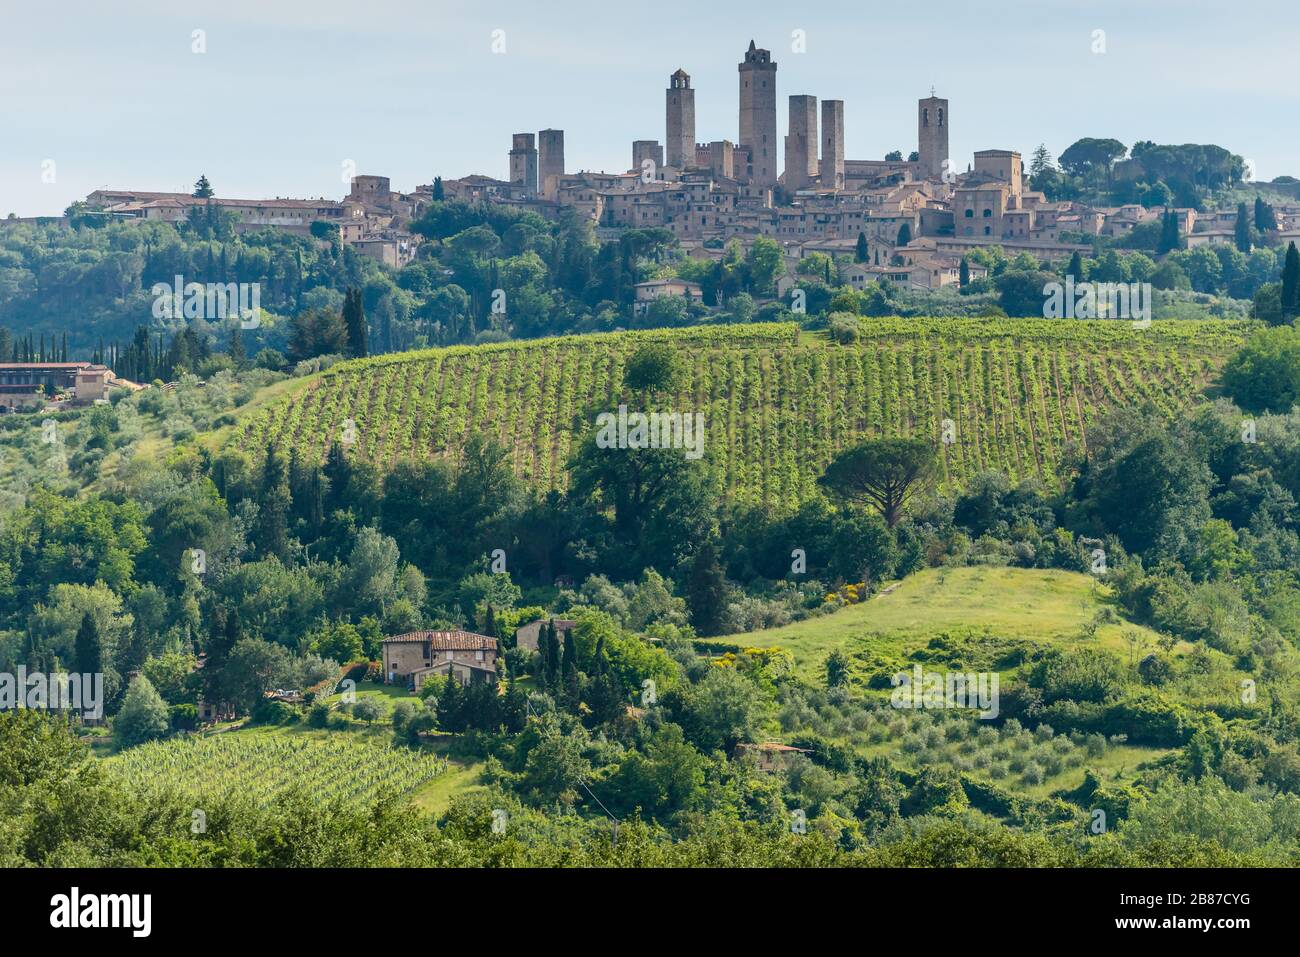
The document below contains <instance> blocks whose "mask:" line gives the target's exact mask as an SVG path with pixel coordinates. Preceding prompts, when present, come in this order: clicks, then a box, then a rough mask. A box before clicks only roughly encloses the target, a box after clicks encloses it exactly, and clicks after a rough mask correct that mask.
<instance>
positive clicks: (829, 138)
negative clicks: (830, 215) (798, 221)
mask: <svg viewBox="0 0 1300 957" xmlns="http://www.w3.org/2000/svg"><path fill="white" fill-rule="evenodd" d="M821 187H822V189H843V188H844V101H843V100H822V163H821Z"/></svg>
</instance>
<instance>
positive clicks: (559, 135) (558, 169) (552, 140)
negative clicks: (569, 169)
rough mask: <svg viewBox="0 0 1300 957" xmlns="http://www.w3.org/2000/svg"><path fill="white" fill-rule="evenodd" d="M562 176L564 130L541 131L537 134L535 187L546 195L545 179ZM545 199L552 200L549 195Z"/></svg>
mask: <svg viewBox="0 0 1300 957" xmlns="http://www.w3.org/2000/svg"><path fill="white" fill-rule="evenodd" d="M563 175H564V130H542V131H541V132H540V133H538V134H537V186H538V188H539V189H540V190H541V191H542V192H543V193H546V191H547V184H546V181H547V178H548V177H551V176H555V177H560V176H563ZM512 178H513V177H512ZM546 198H547V199H554V197H553V196H549V195H548V196H547V197H546Z"/></svg>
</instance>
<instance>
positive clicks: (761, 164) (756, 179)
mask: <svg viewBox="0 0 1300 957" xmlns="http://www.w3.org/2000/svg"><path fill="white" fill-rule="evenodd" d="M737 69H739V71H740V142H739V143H738V144H737V145H738V146H748V147H749V151H750V164H749V167H748V169H747V170H745V172H746V173H747V174H748V175H747V176H738V178H741V179H745V178H747V179H748V180H749V182H751V183H753V184H754V185H755V186H759V187H765V188H771V187H773V186H775V185H776V177H777V156H776V154H777V142H776V63H775V62H773V60H772V54H771V52H770V51H768V50H760V49H758V48H757V47H755V46H754V41H753V40H750V41H749V49H748V50H747V51H746V52H745V62H743V63H741V64H739V65H738V67H737ZM737 173H740V171H739V170H737Z"/></svg>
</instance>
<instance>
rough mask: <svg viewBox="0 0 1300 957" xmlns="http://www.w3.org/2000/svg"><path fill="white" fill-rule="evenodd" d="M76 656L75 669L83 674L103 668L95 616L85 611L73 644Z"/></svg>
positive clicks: (98, 671)
mask: <svg viewBox="0 0 1300 957" xmlns="http://www.w3.org/2000/svg"><path fill="white" fill-rule="evenodd" d="M73 653H74V655H75V656H76V664H77V671H78V672H79V673H81V674H83V675H94V674H99V673H100V672H102V671H103V670H104V664H103V647H102V644H101V641H100V636H99V625H98V624H96V622H95V616H94V615H92V614H91V613H90V612H86V613H85V614H84V615H83V616H82V618H81V626H80V627H79V628H78V629H77V638H76V642H75V644H74V645H73Z"/></svg>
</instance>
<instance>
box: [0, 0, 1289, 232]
mask: <svg viewBox="0 0 1300 957" xmlns="http://www.w3.org/2000/svg"><path fill="white" fill-rule="evenodd" d="M745 6H748V7H749V8H751V9H752V10H753V12H752V13H750V14H746V15H744V16H742V15H740V14H739V13H738V11H739V10H741V9H743V8H744V7H745ZM0 7H2V8H3V9H0V104H2V105H0V216H3V215H6V214H8V213H9V212H10V211H13V212H16V213H18V214H19V215H38V214H57V213H59V212H61V211H62V210H63V209H64V208H65V207H66V206H67V205H68V204H69V203H70V202H72V201H73V200H76V199H80V198H83V197H84V196H85V195H86V193H88V192H89V191H91V190H92V189H95V188H97V187H102V186H112V187H133V188H137V189H157V190H182V189H183V190H188V189H190V187H191V185H192V184H193V182H194V181H195V180H196V179H197V178H198V176H199V174H200V173H205V174H206V175H207V176H208V178H209V179H210V180H211V181H212V183H213V185H214V187H215V188H216V190H217V194H218V195H220V196H227V197H236V198H263V197H273V196H328V197H332V198H339V197H341V196H342V195H343V194H344V193H345V192H346V186H345V185H344V178H343V172H344V169H345V165H344V164H345V163H347V162H348V161H352V162H354V163H355V168H356V171H357V172H361V173H374V174H381V175H388V176H390V177H391V178H392V182H393V186H394V188H396V189H403V190H409V189H412V188H414V187H415V186H416V185H418V184H420V183H428V182H431V181H432V180H433V177H434V175H442V176H443V177H446V178H452V177H457V176H462V175H465V174H467V173H485V174H488V175H492V176H497V177H500V178H503V179H504V178H506V175H507V158H506V154H507V151H508V150H509V148H510V134H511V133H514V132H519V131H529V132H536V131H537V130H540V129H544V128H546V127H555V128H558V129H563V130H564V131H565V150H566V159H567V163H566V165H567V168H568V169H569V170H570V171H574V170H578V169H597V170H600V169H603V170H623V169H626V168H627V167H628V166H629V165H630V164H631V143H632V140H634V139H657V140H659V141H660V142H663V140H664V89H665V87H666V86H667V85H668V75H669V74H670V73H672V72H673V71H674V70H675V69H677V67H679V66H680V67H683V68H685V70H686V71H687V72H688V73H690V74H691V77H692V85H693V86H694V87H695V88H696V91H697V92H696V138H697V139H698V140H699V141H701V142H706V141H708V140H712V139H724V138H725V139H730V140H733V141H734V140H735V139H736V137H737V115H736V110H737V85H738V80H737V74H736V64H737V63H738V62H739V61H740V60H741V58H742V56H743V53H744V50H745V48H746V47H747V46H748V45H749V41H750V39H751V38H752V39H754V40H756V41H757V43H758V45H759V46H761V47H767V48H768V49H770V50H771V51H772V55H773V58H774V59H775V60H776V61H777V63H778V65H779V69H778V73H777V90H778V121H779V132H780V133H781V134H784V132H785V126H786V115H785V111H786V97H787V95H789V94H795V93H808V94H813V95H815V96H817V97H818V98H830V99H842V100H844V101H845V107H844V114H845V125H846V134H845V146H846V152H847V155H848V157H849V158H850V159H873V158H874V159H878V158H881V157H883V156H884V154H885V153H886V152H888V151H889V150H893V149H900V150H902V151H903V152H904V154H906V153H907V152H910V151H911V150H913V149H915V148H916V147H915V136H916V117H915V113H916V99H917V98H918V97H920V96H924V95H926V94H927V93H928V92H929V89H930V87H931V86H932V85H933V86H934V87H935V88H936V89H937V91H938V93H939V95H940V96H946V97H948V99H949V100H950V101H951V115H952V144H951V145H952V153H953V157H954V159H955V161H956V163H957V164H958V165H959V168H965V165H966V164H967V163H968V162H969V161H970V157H971V154H972V153H973V152H974V151H975V150H977V149H986V148H1009V149H1018V150H1020V151H1021V152H1023V153H1025V154H1026V156H1027V155H1028V153H1029V152H1030V151H1032V150H1033V149H1034V147H1036V146H1037V145H1038V144H1039V143H1040V142H1042V143H1046V144H1047V147H1048V149H1050V150H1051V151H1052V153H1053V154H1058V153H1059V152H1060V151H1061V150H1062V149H1064V148H1065V147H1066V146H1068V145H1069V144H1070V143H1071V142H1073V141H1074V140H1075V139H1077V138H1079V137H1081V136H1113V137H1116V138H1118V139H1120V140H1121V141H1123V142H1124V143H1125V144H1127V145H1130V146H1131V145H1132V144H1133V143H1134V142H1135V141H1136V140H1139V139H1152V140H1156V141H1157V142H1173V143H1184V142H1201V143H1207V142H1213V143H1218V144H1220V145H1222V146H1225V147H1227V148H1229V149H1231V150H1232V151H1234V152H1236V153H1240V154H1241V155H1242V156H1244V157H1246V158H1247V159H1248V160H1253V161H1254V162H1255V164H1256V170H1257V176H1258V178H1260V179H1271V178H1273V177H1274V176H1277V175H1281V174H1283V173H1288V174H1292V175H1300V123H1297V122H1296V121H1297V118H1300V84H1297V83H1296V82H1295V63H1296V57H1297V51H1300V8H1298V7H1297V6H1296V5H1295V3H1294V2H1293V0H1244V2H1237V3H1224V2H1223V0H1088V2H1084V0H992V2H988V3H976V2H972V0H928V2H927V0H921V2H917V3H899V2H897V0H892V2H889V3H881V2H875V0H856V2H843V3H839V2H832V0H824V2H821V3H816V4H809V3H793V2H785V3H777V2H768V0H751V2H750V3H749V4H748V5H746V4H741V3H737V2H735V0H730V2H726V3H717V2H713V0H694V2H688V3H682V2H676V0H656V2H653V3H650V2H645V3H639V2H636V0H632V2H619V0H601V2H589V0H567V2H554V0H531V2H526V3H525V2H513V0H512V2H499V3H492V2H481V0H480V2H473V3H466V2H444V0H365V2H355V0H217V2H206V0H204V2H188V0H114V2H104V0H44V2H21V0H0ZM196 30H202V31H204V33H205V40H206V48H207V49H206V52H204V53H195V52H192V46H193V44H194V40H193V39H192V36H193V33H194V31H196ZM494 30H501V31H504V38H505V48H506V52H505V53H503V54H496V53H493V51H492V33H493V31H494ZM795 30H802V31H804V35H805V36H806V38H807V39H806V45H807V51H806V52H804V53H795V52H792V50H791V42H792V39H791V38H792V32H793V31H795ZM1097 30H1103V31H1105V38H1104V42H1105V51H1106V52H1104V53H1094V52H1093V46H1094V42H1095V41H1094V36H1093V35H1094V31H1097ZM49 179H53V182H46V180H49Z"/></svg>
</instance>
